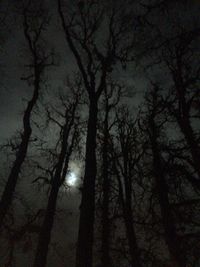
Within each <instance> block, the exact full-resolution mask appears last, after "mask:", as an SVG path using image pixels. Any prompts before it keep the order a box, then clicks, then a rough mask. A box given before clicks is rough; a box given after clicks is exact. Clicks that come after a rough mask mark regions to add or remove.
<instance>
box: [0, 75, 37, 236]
mask: <svg viewBox="0 0 200 267" xmlns="http://www.w3.org/2000/svg"><path fill="white" fill-rule="evenodd" d="M38 90H39V79H38V81H36V82H35V90H34V93H33V97H32V99H31V100H30V101H29V102H28V105H27V108H26V110H25V113H24V117H23V126H24V130H23V134H22V141H21V144H20V146H19V149H18V151H17V154H16V159H15V161H14V163H13V167H12V168H11V171H10V175H9V177H8V180H7V183H6V186H5V189H4V191H3V195H2V198H1V201H0V231H1V228H2V225H3V221H4V218H5V216H6V214H7V212H8V210H9V207H10V205H11V203H12V199H13V194H14V192H15V188H16V185H17V180H18V177H19V174H20V171H21V167H22V164H23V162H24V160H25V158H26V154H27V149H28V144H29V140H30V137H31V133H32V129H31V126H30V120H31V113H32V110H33V107H34V106H35V104H36V102H37V99H38Z"/></svg>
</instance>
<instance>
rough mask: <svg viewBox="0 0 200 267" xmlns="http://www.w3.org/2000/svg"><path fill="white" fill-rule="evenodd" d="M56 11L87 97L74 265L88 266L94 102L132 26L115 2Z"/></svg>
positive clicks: (123, 52) (124, 55) (126, 48)
mask: <svg viewBox="0 0 200 267" xmlns="http://www.w3.org/2000/svg"><path fill="white" fill-rule="evenodd" d="M69 6H70V7H71V8H70V9H69ZM65 7H67V9H65ZM129 7H130V5H129ZM58 12H59V15H60V18H61V22H62V27H63V30H64V32H65V36H66V40H67V43H68V45H69V48H70V50H71V51H72V53H73V55H74V57H75V60H76V63H77V66H78V68H79V70H80V73H81V75H82V77H83V81H84V86H85V89H86V91H87V93H88V97H89V118H88V127H87V138H86V156H85V174H84V179H83V189H82V201H81V206H80V221H79V222H80V224H79V234H78V243H77V255H76V267H91V266H92V248H93V231H94V214H95V181H96V174H97V167H96V153H95V151H96V133H97V115H98V102H99V98H100V96H101V94H102V92H103V90H104V88H105V86H106V80H107V78H108V76H110V74H111V72H112V69H113V67H114V65H115V64H116V63H117V62H120V61H121V62H122V63H126V61H127V60H128V54H129V52H130V49H131V48H132V36H130V35H129V34H128V32H129V30H130V29H131V28H130V26H131V25H133V19H132V14H131V15H130V13H131V12H130V8H129V9H127V8H126V7H125V6H123V5H122V3H117V2H116V3H114V2H112V3H111V5H109V4H107V3H104V2H98V1H88V2H85V3H84V5H81V6H80V4H79V5H77V6H76V4H74V5H73V6H72V5H71V3H68V2H67V1H61V0H58ZM127 18H129V19H130V20H128V19H127ZM105 28H106V31H105ZM102 31H103V32H104V33H105V32H106V34H105V35H104V36H103V35H102V34H101V32H102ZM100 35H101V37H102V36H103V40H101V38H99V37H100ZM126 37H127V38H126ZM125 40H126V41H125Z"/></svg>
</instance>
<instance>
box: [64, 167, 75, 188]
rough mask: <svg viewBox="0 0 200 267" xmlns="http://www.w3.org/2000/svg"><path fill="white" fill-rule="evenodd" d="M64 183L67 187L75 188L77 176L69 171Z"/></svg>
mask: <svg viewBox="0 0 200 267" xmlns="http://www.w3.org/2000/svg"><path fill="white" fill-rule="evenodd" d="M66 180H67V181H66V182H67V184H68V185H69V186H75V185H76V182H77V175H76V173H75V172H73V171H70V172H69V174H68V175H67V177H66Z"/></svg>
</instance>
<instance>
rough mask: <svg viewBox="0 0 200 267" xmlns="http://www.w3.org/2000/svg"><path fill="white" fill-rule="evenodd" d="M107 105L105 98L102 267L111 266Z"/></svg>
mask: <svg viewBox="0 0 200 267" xmlns="http://www.w3.org/2000/svg"><path fill="white" fill-rule="evenodd" d="M108 118H109V105H108V99H107V96H106V99H105V118H104V126H103V127H104V129H103V134H104V136H103V148H102V150H103V151H102V160H103V162H102V178H103V187H102V189H103V203H102V243H101V250H102V251H101V253H102V254H101V264H102V266H104V267H110V266H111V259H110V218H109V201H110V197H109V194H110V180H109V179H110V177H109V173H108V170H109V162H108V160H109V159H108V140H109V129H108Z"/></svg>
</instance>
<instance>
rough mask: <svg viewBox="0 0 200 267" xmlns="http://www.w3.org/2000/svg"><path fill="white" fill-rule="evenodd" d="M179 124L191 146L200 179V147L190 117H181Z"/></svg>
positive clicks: (195, 167) (194, 164)
mask: <svg viewBox="0 0 200 267" xmlns="http://www.w3.org/2000/svg"><path fill="white" fill-rule="evenodd" d="M179 126H180V128H181V131H182V133H183V135H184V137H185V140H186V142H187V145H188V147H189V150H190V153H191V157H192V161H193V166H194V169H195V171H196V173H197V175H198V178H199V180H200V148H199V144H198V142H197V141H196V139H195V136H194V132H193V129H192V126H191V123H190V121H189V119H188V118H181V119H180V120H179Z"/></svg>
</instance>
